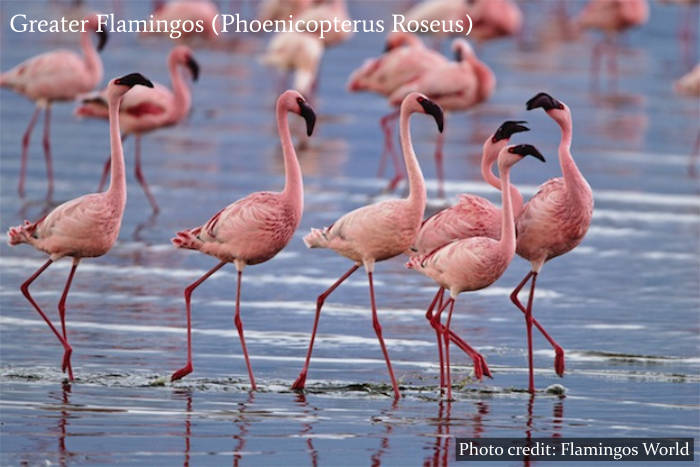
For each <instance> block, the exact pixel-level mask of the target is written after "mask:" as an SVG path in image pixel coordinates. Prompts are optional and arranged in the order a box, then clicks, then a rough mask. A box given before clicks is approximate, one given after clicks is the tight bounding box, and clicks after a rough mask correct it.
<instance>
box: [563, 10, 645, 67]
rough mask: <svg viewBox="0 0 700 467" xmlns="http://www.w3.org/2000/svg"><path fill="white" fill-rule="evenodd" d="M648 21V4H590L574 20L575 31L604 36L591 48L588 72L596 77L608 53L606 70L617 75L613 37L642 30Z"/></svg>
mask: <svg viewBox="0 0 700 467" xmlns="http://www.w3.org/2000/svg"><path fill="white" fill-rule="evenodd" d="M648 20H649V4H648V2H647V0H590V1H589V2H588V3H587V4H586V6H585V7H584V8H583V10H581V12H580V13H579V14H578V16H577V17H576V18H575V19H574V25H575V27H576V28H577V29H598V30H600V31H602V32H603V33H605V35H606V38H605V39H604V41H603V42H600V43H598V44H596V45H595V47H594V48H593V56H592V64H591V71H592V72H593V74H594V75H595V76H596V78H597V76H598V69H599V61H600V57H601V56H602V54H603V52H604V51H605V49H608V51H609V57H608V69H609V70H610V72H611V73H612V74H613V75H616V74H617V63H616V56H615V55H616V53H615V47H614V40H615V37H616V36H617V35H618V34H620V33H621V32H623V31H625V30H627V29H630V28H633V27H637V26H641V25H643V24H644V23H646V22H647V21H648Z"/></svg>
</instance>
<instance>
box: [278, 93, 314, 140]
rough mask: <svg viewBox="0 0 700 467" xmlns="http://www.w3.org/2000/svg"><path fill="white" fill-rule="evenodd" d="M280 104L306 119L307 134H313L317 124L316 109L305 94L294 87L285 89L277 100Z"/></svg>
mask: <svg viewBox="0 0 700 467" xmlns="http://www.w3.org/2000/svg"><path fill="white" fill-rule="evenodd" d="M277 105H278V106H283V107H284V108H286V109H287V110H289V111H290V112H293V113H295V114H297V115H301V117H302V118H303V119H304V120H305V121H306V135H307V136H311V134H312V133H313V132H314V126H315V125H316V113H315V112H314V109H312V108H311V106H310V105H309V104H308V103H307V102H306V99H305V98H304V96H302V95H301V93H299V92H298V91H294V90H292V89H290V90H288V91H285V92H283V93H282V95H281V96H280V97H279V99H278V100H277Z"/></svg>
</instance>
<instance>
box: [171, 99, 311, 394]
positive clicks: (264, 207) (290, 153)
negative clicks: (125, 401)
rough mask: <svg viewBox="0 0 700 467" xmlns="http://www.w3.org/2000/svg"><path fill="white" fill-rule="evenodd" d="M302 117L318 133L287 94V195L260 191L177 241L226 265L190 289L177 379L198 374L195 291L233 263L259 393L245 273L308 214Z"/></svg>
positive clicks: (280, 115) (283, 120)
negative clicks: (297, 137)
mask: <svg viewBox="0 0 700 467" xmlns="http://www.w3.org/2000/svg"><path fill="white" fill-rule="evenodd" d="M289 112H292V113H296V114H298V115H301V116H303V117H304V119H305V120H306V124H307V134H308V135H309V136H310V135H311V132H312V131H313V127H314V123H315V121H316V117H315V115H314V112H313V110H312V109H311V107H309V106H308V104H307V103H306V100H305V99H304V98H303V97H302V95H301V94H299V93H298V92H297V91H286V92H284V93H283V94H282V95H281V96H280V97H279V99H278V100H277V107H276V114H277V129H278V131H279V134H280V139H281V141H282V151H283V153H284V168H285V186H284V190H282V191H281V192H279V193H277V192H259V193H253V194H251V195H248V196H246V197H245V198H243V199H240V200H238V201H236V202H235V203H233V204H230V205H229V206H227V207H225V208H224V209H222V210H220V211H219V212H217V213H216V214H215V215H214V216H213V217H212V218H211V219H209V221H207V222H206V223H205V224H203V225H201V226H199V227H194V228H192V229H187V230H183V231H181V232H178V233H177V236H176V237H175V238H173V239H172V242H173V244H174V245H175V246H176V247H178V248H186V249H191V250H198V251H200V252H201V253H204V254H207V255H210V256H213V257H215V258H217V259H218V260H219V261H220V262H219V264H217V265H216V266H214V267H213V268H212V269H211V270H210V271H209V272H207V273H206V274H205V275H204V276H202V277H201V278H200V279H199V280H197V281H196V282H194V283H193V284H191V285H190V286H188V287H187V288H186V289H185V306H186V310H187V364H186V365H185V366H184V367H183V368H181V369H179V370H177V371H176V372H175V373H173V375H172V378H171V379H172V380H173V381H175V380H177V379H180V378H182V377H183V376H186V375H188V374H189V373H191V372H192V369H193V366H192V339H191V329H192V320H191V307H190V296H191V294H192V291H193V290H194V289H195V288H196V287H197V286H199V284H201V283H202V282H204V280H206V279H207V278H208V277H209V276H211V275H212V274H213V273H214V272H216V271H217V270H219V269H220V268H221V267H223V266H224V265H225V264H227V263H234V264H235V265H236V270H237V271H238V287H237V292H236V314H235V318H234V321H235V324H236V327H237V329H238V334H239V337H240V340H241V347H242V349H243V355H244V357H245V361H246V366H247V369H248V375H249V377H250V384H251V386H252V388H253V389H255V388H256V385H255V377H254V375H253V370H252V367H251V365H250V360H249V358H248V350H247V348H246V345H245V338H244V336H243V323H242V322H241V319H240V291H241V280H242V274H243V268H244V267H245V266H246V265H252V264H258V263H262V262H264V261H267V260H269V259H271V258H273V257H274V256H275V255H276V254H277V253H279V252H280V251H281V250H282V249H283V248H284V247H285V246H287V243H289V241H290V240H291V239H292V236H293V235H294V231H295V230H296V229H297V227H298V226H299V222H300V221H301V215H302V211H303V209H304V186H303V181H302V176H301V168H300V167H299V161H298V160H297V157H296V152H295V151H294V145H293V144H292V137H291V134H290V132H289V124H288V122H287V114H288V113H289Z"/></svg>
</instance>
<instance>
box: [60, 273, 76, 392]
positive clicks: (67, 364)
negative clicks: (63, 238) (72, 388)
mask: <svg viewBox="0 0 700 467" xmlns="http://www.w3.org/2000/svg"><path fill="white" fill-rule="evenodd" d="M79 261H80V260H79V259H73V266H72V267H71V270H70V274H68V280H66V286H65V287H64V289H63V294H62V295H61V300H60V301H59V302H58V315H59V316H60V317H61V330H62V331H63V340H64V341H65V342H66V344H68V334H67V333H66V299H67V298H68V290H70V286H71V284H72V283H73V276H75V270H76V269H77V268H78V262H79ZM70 356H71V353H70V352H65V353H64V355H63V364H62V365H61V369H62V370H63V371H64V372H65V371H66V370H68V379H70V380H71V381H73V367H72V366H71V364H70Z"/></svg>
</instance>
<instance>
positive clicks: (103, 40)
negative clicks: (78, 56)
mask: <svg viewBox="0 0 700 467" xmlns="http://www.w3.org/2000/svg"><path fill="white" fill-rule="evenodd" d="M95 34H97V37H98V41H97V51H98V52H102V49H104V47H105V44H107V31H95Z"/></svg>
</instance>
